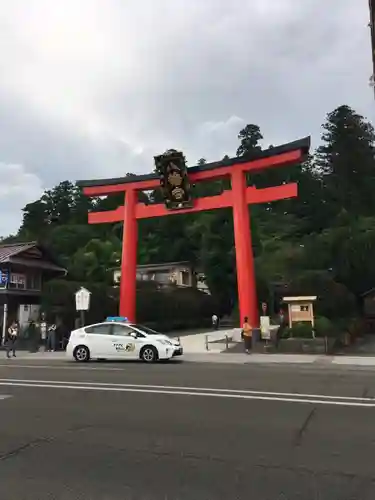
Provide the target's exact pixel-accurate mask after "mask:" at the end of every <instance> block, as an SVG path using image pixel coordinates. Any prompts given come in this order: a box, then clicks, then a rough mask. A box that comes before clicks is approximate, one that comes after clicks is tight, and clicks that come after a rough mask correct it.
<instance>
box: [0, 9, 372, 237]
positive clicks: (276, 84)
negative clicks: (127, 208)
mask: <svg viewBox="0 0 375 500" xmlns="http://www.w3.org/2000/svg"><path fill="white" fill-rule="evenodd" d="M328 5H329V6H330V8H328ZM0 9H1V16H0V33H1V44H0V176H1V177H0V179H1V184H0V214H1V216H0V235H3V236H7V235H8V234H10V233H14V232H15V231H17V229H18V227H19V225H20V222H21V219H22V208H23V207H24V206H25V205H26V204H27V203H29V202H32V201H34V200H36V199H38V198H39V197H40V195H41V194H42V192H43V190H44V189H47V188H51V187H53V186H54V185H56V184H58V183H59V182H60V181H63V180H66V179H69V180H72V181H75V180H78V179H94V178H101V177H103V178H108V177H116V176H122V175H125V173H127V172H132V173H146V172H150V171H151V170H152V169H153V156H154V155H157V154H160V153H162V152H164V151H165V150H166V149H170V148H174V149H179V150H182V151H183V152H184V153H185V155H186V157H187V159H188V163H189V165H194V164H195V163H196V162H197V160H198V159H199V158H201V157H204V158H206V159H207V160H208V161H214V160H219V159H221V158H222V157H223V156H224V155H225V154H228V155H229V156H234V155H235V151H236V148H237V146H238V139H237V135H238V132H239V131H240V130H241V128H243V127H244V126H245V125H246V124H247V123H255V124H258V125H259V126H260V128H261V130H262V133H263V135H264V145H265V146H267V145H269V144H273V145H277V144H283V143H285V142H290V141H293V140H295V139H298V138H300V137H304V136H306V135H311V136H312V138H313V145H314V146H316V145H317V144H318V142H319V138H320V133H321V124H322V123H323V122H324V120H325V116H326V114H327V113H328V112H330V111H332V110H333V109H334V108H336V107H337V106H339V105H341V104H348V105H350V106H352V107H353V108H354V109H355V110H356V111H358V112H360V113H361V114H363V115H365V116H366V117H367V118H368V119H369V120H372V119H373V113H374V106H375V103H374V98H373V93H372V90H371V88H370V87H369V84H368V82H369V77H370V75H371V47H370V30H369V27H368V22H369V13H368V0H330V1H327V0H303V1H302V0H232V1H231V2H229V1H228V0H158V1H156V0H64V1H61V2H58V1H52V0H27V1H25V0H12V1H11V2H10V1H8V0H0Z"/></svg>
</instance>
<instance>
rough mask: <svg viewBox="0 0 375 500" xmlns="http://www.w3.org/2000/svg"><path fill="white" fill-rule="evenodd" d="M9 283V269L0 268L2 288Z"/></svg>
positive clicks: (0, 286)
mask: <svg viewBox="0 0 375 500" xmlns="http://www.w3.org/2000/svg"><path fill="white" fill-rule="evenodd" d="M8 283H9V272H8V270H7V269H0V288H5V287H6V286H7V285H8Z"/></svg>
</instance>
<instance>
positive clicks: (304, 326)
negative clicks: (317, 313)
mask: <svg viewBox="0 0 375 500" xmlns="http://www.w3.org/2000/svg"><path fill="white" fill-rule="evenodd" d="M290 330H291V332H290V337H293V338H296V339H311V338H313V329H312V326H311V323H309V322H307V321H306V322H305V321H303V322H302V321H301V322H299V323H294V324H293V326H292V328H291V329H290Z"/></svg>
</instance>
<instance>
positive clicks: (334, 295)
mask: <svg viewBox="0 0 375 500" xmlns="http://www.w3.org/2000/svg"><path fill="white" fill-rule="evenodd" d="M301 135H303V134H301ZM238 139H239V145H238V150H237V152H233V151H228V156H233V155H234V154H237V155H238V156H243V155H247V154H249V153H251V151H253V150H254V149H255V148H260V147H261V144H263V146H264V147H269V146H268V144H269V143H268V142H267V137H264V138H263V136H262V133H261V130H260V129H259V127H258V126H257V125H254V124H249V125H247V126H246V127H245V128H244V129H243V130H241V131H239V135H238ZM294 139H296V138H293V137H291V138H290V140H294ZM374 141H375V134H374V129H373V127H372V125H371V124H370V123H368V122H367V121H366V120H365V119H364V117H362V116H360V115H358V114H357V113H356V112H355V111H354V110H353V109H351V108H350V107H348V106H341V107H339V108H337V109H335V110H334V111H333V112H331V113H329V114H328V116H327V117H326V121H325V123H324V124H323V126H322V138H321V142H320V146H319V147H318V149H317V150H316V151H313V152H312V154H311V156H310V157H309V158H308V160H307V161H306V163H305V164H304V165H299V166H293V167H286V168H284V169H277V170H276V169H275V170H272V169H270V170H268V171H266V172H264V173H259V174H256V175H253V176H252V177H251V178H250V179H249V183H250V184H252V185H256V186H257V187H265V186H273V185H277V184H281V183H283V182H288V181H296V182H298V184H299V196H298V198H296V199H291V200H285V201H279V202H274V203H272V204H267V205H259V206H252V208H251V224H252V230H253V244H254V253H255V256H256V270H257V278H258V295H259V300H267V301H270V300H271V299H270V297H271V295H272V291H273V288H274V286H275V283H285V284H288V286H289V287H290V289H293V290H297V289H298V290H300V291H301V292H304V293H306V294H309V293H314V294H317V295H318V296H319V298H320V300H319V306H318V307H319V313H320V314H322V315H324V316H327V317H330V318H333V319H335V318H345V317H348V316H350V317H353V316H356V314H357V311H358V306H359V305H360V298H361V294H362V293H363V292H365V291H367V290H368V289H370V288H372V287H374V286H375V263H374V249H375V196H374V193H375V158H374V144H375V143H374ZM168 146H171V147H173V145H168ZM191 160H192V159H191ZM204 161H205V160H204V159H203V158H202V159H200V160H199V162H201V163H203V162H204ZM151 162H152V159H150V170H151V169H152V163H151ZM193 163H196V162H193ZM221 189H222V186H221V184H220V182H215V183H211V185H209V184H204V185H198V186H197V187H196V188H195V190H196V192H195V195H196V196H199V195H202V194H209V193H214V192H215V191H216V190H218V191H220V190H221ZM152 199H156V200H157V199H158V193H154V195H153V196H152ZM122 203H123V199H122V196H111V197H108V198H105V199H100V200H90V199H87V198H86V197H84V196H83V195H82V193H81V192H80V190H79V189H78V188H77V187H76V186H75V184H74V183H73V182H71V181H64V182H61V183H60V184H59V185H58V186H56V187H55V188H53V189H51V190H48V191H46V192H45V193H44V194H43V196H42V197H41V198H40V199H39V200H36V201H35V202H33V203H30V204H28V205H27V206H26V207H25V208H24V210H23V222H22V225H21V227H20V229H19V231H18V233H17V235H15V236H11V237H8V238H5V241H14V240H22V241H27V240H39V241H40V242H41V243H44V244H46V245H47V246H48V247H50V248H51V249H52V251H53V252H54V253H55V255H56V256H58V257H59V258H60V260H61V263H62V264H63V265H64V266H66V268H67V269H68V272H69V273H68V279H67V280H65V282H64V281H55V282H52V283H50V284H49V285H48V287H47V288H48V289H47V290H46V294H45V304H46V307H56V306H58V307H59V308H60V309H61V308H65V309H69V310H71V309H72V308H73V302H72V294H73V292H74V291H75V289H76V288H75V287H77V284H81V283H82V284H86V285H87V286H88V287H89V288H90V289H91V290H92V291H93V292H94V303H95V304H96V306H97V307H96V306H95V308H96V310H97V308H100V314H104V313H106V312H112V311H113V310H114V308H115V305H114V304H115V302H116V292H115V291H113V290H112V289H111V288H109V287H110V285H111V279H112V273H111V271H110V269H111V268H113V267H114V266H116V265H117V263H118V261H119V259H120V256H121V237H122V235H121V233H122V227H121V224H116V225H95V226H89V225H88V224H87V212H88V210H91V209H93V208H95V210H101V209H111V208H116V207H117V206H118V205H120V204H122ZM138 248H139V259H138V261H139V263H141V264H145V263H151V262H152V263H159V262H168V261H182V260H189V261H192V262H194V263H197V264H198V263H199V265H200V267H202V268H203V270H204V272H205V274H206V276H207V283H208V285H209V287H210V289H211V291H212V294H213V296H212V298H207V297H206V298H205V301H206V302H205V303H204V304H203V306H202V302H199V301H201V294H200V295H199V297H198V299H197V300H196V299H195V298H194V299H193V298H192V296H189V293H188V292H184V293H185V295H184V296H182V295H181V297H179V298H178V300H177V299H174V298H173V297H174V296H175V295H172V294H170V295H169V297H167V298H165V297H164V298H163V300H169V301H170V303H171V304H172V305H173V307H172V306H171V308H169V309H170V310H169V316H170V318H174V319H176V317H178V318H179V321H180V323H189V322H190V323H189V324H192V323H194V321H193V320H194V318H198V320H199V318H203V317H205V318H207V317H210V315H211V314H212V312H213V311H212V309H213V308H215V309H220V311H221V312H222V313H230V312H231V311H232V309H233V308H234V309H235V306H236V300H237V298H236V273H235V254H234V248H233V222H232V215H231V211H230V210H220V211H214V212H207V213H198V214H192V215H191V216H190V215H176V216H170V217H165V218H162V219H149V220H142V221H141V222H140V226H139V247H138ZM150 286H151V285H150ZM191 293H192V294H193V292H191ZM150 294H152V296H156V293H155V290H154V289H145V290H142V291H141V292H140V297H139V300H138V306H139V310H141V315H142V318H146V319H147V320H150V321H153V320H155V318H156V316H157V313H156V310H157V308H158V307H159V306H160V303H159V302H157V301H156V302H155V300H154V299H153V301H152V302H153V304H152V305H150V302H151V301H150V300H149V299H150V296H151V295H150ZM176 301H177V302H176ZM271 301H272V300H271ZM67 304H68V305H67ZM164 311H165V308H164ZM93 314H94V313H93Z"/></svg>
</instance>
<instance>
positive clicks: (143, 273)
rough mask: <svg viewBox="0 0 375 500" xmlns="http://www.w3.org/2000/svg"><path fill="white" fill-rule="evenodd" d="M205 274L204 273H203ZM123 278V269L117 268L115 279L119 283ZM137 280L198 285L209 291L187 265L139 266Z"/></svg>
mask: <svg viewBox="0 0 375 500" xmlns="http://www.w3.org/2000/svg"><path fill="white" fill-rule="evenodd" d="M202 276H203V275H202ZM120 279H121V270H120V269H116V270H115V271H114V272H113V281H114V283H115V284H119V283H120ZM137 280H145V281H148V280H150V281H155V282H156V283H160V284H166V285H168V284H175V285H177V286H180V287H184V286H186V287H193V286H196V287H197V288H198V289H199V290H202V291H204V292H206V293H209V290H208V287H207V285H206V284H205V283H204V282H203V281H200V280H198V281H197V279H196V276H195V274H194V271H193V269H192V267H188V266H186V265H181V266H176V265H175V266H171V267H170V268H165V267H164V266H163V268H158V267H157V266H150V269H147V268H141V269H140V268H138V270H137Z"/></svg>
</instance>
